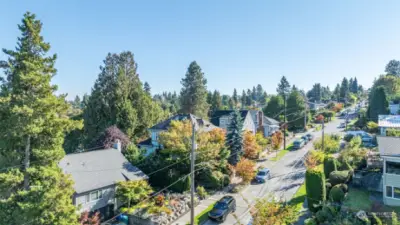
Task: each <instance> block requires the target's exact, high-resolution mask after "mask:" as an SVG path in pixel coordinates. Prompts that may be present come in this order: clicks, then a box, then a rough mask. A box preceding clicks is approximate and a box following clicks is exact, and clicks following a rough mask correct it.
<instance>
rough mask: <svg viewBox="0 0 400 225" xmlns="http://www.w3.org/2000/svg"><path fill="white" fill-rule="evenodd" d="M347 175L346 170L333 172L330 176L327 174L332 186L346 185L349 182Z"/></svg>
mask: <svg viewBox="0 0 400 225" xmlns="http://www.w3.org/2000/svg"><path fill="white" fill-rule="evenodd" d="M349 175H350V173H349V171H348V170H344V171H333V172H332V173H331V174H329V182H330V183H331V184H332V186H335V185H337V184H343V183H346V182H347V181H348V180H349Z"/></svg>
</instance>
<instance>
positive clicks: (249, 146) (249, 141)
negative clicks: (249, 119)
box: [243, 131, 261, 159]
mask: <svg viewBox="0 0 400 225" xmlns="http://www.w3.org/2000/svg"><path fill="white" fill-rule="evenodd" d="M243 150H244V157H246V158H248V159H257V158H258V155H259V153H260V152H261V146H260V145H258V143H257V140H256V136H255V135H254V134H253V133H251V132H250V131H246V132H245V133H244V140H243Z"/></svg>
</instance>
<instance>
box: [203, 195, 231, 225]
mask: <svg viewBox="0 0 400 225" xmlns="http://www.w3.org/2000/svg"><path fill="white" fill-rule="evenodd" d="M235 210H236V200H235V198H233V197H232V196H230V195H226V196H224V197H222V198H221V199H220V200H219V201H218V202H217V203H216V204H215V205H214V207H213V209H212V210H211V211H210V212H209V213H208V217H209V218H210V219H212V220H217V221H220V222H224V221H225V219H226V217H227V216H228V214H229V213H231V212H235Z"/></svg>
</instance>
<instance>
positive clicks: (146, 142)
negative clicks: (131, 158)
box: [138, 138, 152, 146]
mask: <svg viewBox="0 0 400 225" xmlns="http://www.w3.org/2000/svg"><path fill="white" fill-rule="evenodd" d="M138 145H149V146H151V145H152V143H151V138H147V139H146V140H144V141H141V142H139V143H138Z"/></svg>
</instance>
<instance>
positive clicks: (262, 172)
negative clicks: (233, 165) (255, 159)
mask: <svg viewBox="0 0 400 225" xmlns="http://www.w3.org/2000/svg"><path fill="white" fill-rule="evenodd" d="M266 174H267V173H266V172H265V171H260V172H258V174H257V175H258V176H265V175H266Z"/></svg>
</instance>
